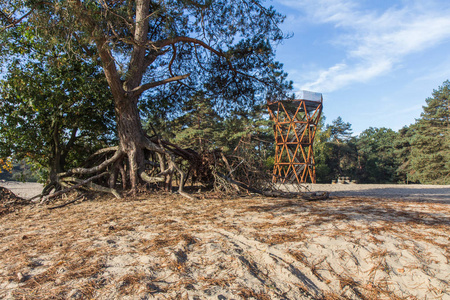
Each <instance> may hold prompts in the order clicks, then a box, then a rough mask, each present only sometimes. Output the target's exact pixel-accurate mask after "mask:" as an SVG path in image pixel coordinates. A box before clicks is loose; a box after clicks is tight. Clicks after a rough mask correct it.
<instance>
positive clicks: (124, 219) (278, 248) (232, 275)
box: [0, 185, 450, 300]
mask: <svg viewBox="0 0 450 300" xmlns="http://www.w3.org/2000/svg"><path fill="white" fill-rule="evenodd" d="M328 186H329V187H328V188H329V189H334V192H333V193H332V197H331V199H329V200H326V201H315V202H308V201H304V200H300V199H280V198H263V197H256V196H247V197H236V198H225V197H221V196H220V195H216V194H199V195H198V198H199V199H196V200H187V199H185V198H182V197H179V196H177V195H173V194H164V193H157V194H152V195H141V196H139V197H137V198H133V199H129V198H128V199H122V200H116V199H112V198H110V197H105V196H102V197H100V198H98V199H91V200H86V201H82V202H77V203H75V204H71V205H69V206H66V207H63V208H59V209H52V210H50V209H48V207H46V206H28V207H25V208H23V209H21V210H19V211H16V212H14V213H10V214H6V215H3V216H1V217H0V240H1V243H0V298H5V299H50V298H52V299H443V300H448V299H450V196H449V195H450V193H448V192H449V187H442V186H441V187H439V186H426V187H424V186H422V187H423V188H420V186H391V185H389V186H382V187H379V188H376V187H374V186H369V185H367V186H363V185H358V186H357V187H358V188H359V190H354V189H353V190H351V191H349V190H346V189H350V188H353V187H351V185H345V186H344V185H342V186H341V185H333V186H332V185H328ZM316 187H317V188H318V187H319V185H317V186H314V187H312V188H311V190H312V191H314V190H315V188H316ZM363 187H364V188H363ZM22 188H23V186H22ZM11 189H12V188H11ZM25 190H26V189H25ZM318 190H320V191H323V190H324V189H323V188H320V189H318ZM375 190H381V192H380V193H384V194H383V197H385V198H384V199H382V198H374V197H373V193H375ZM425 190H431V191H425ZM351 193H357V194H351ZM27 195H29V196H31V194H27ZM380 195H381V194H378V196H380ZM53 205H54V204H53Z"/></svg>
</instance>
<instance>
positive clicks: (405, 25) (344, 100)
mask: <svg viewBox="0 0 450 300" xmlns="http://www.w3.org/2000/svg"><path fill="white" fill-rule="evenodd" d="M267 4H268V5H273V6H274V7H275V9H276V10H277V11H279V12H280V13H282V14H284V15H286V20H285V22H284V24H283V25H282V29H283V31H284V32H285V33H291V34H293V37H292V38H290V39H288V40H285V41H284V42H283V44H281V45H279V46H278V47H277V52H276V53H277V54H276V58H277V60H278V61H280V62H282V63H283V64H284V69H285V71H286V72H287V73H289V77H288V78H289V79H290V80H292V81H293V82H294V89H295V90H302V89H306V90H310V91H315V92H320V93H322V94H323V97H324V113H325V116H326V118H327V119H326V122H327V123H331V121H332V120H334V119H336V118H337V117H338V116H341V117H342V118H343V120H344V121H345V122H350V123H351V124H352V128H353V131H354V133H355V134H359V133H360V132H362V131H363V130H365V129H367V128H369V127H388V128H392V129H394V130H398V129H400V128H402V127H403V126H405V125H409V124H411V123H414V121H415V119H416V118H419V117H420V113H421V112H422V106H423V105H425V99H426V98H427V97H430V96H431V93H432V91H433V89H437V88H438V87H439V86H441V85H442V83H443V82H444V81H445V80H447V79H450V1H448V0H439V1H438V0H436V1H434V0H422V1H414V0H410V1H407V0H405V1H395V0H392V1H388V0H272V1H268V2H267Z"/></svg>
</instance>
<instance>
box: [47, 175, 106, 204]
mask: <svg viewBox="0 0 450 300" xmlns="http://www.w3.org/2000/svg"><path fill="white" fill-rule="evenodd" d="M108 174H109V172H103V173H101V174H98V175H95V176H93V177H91V178H89V179H86V180H83V181H81V182H80V183H78V184H76V185H73V186H71V187H69V188H67V189H65V190H62V191H59V192H56V193H54V194H51V195H49V196H47V197H44V199H42V201H41V203H44V202H46V201H48V200H49V199H51V198H55V197H58V196H60V195H62V194H65V193H67V192H70V191H72V190H74V189H76V188H79V187H81V186H83V185H85V184H87V183H89V182H91V181H92V180H95V179H97V178H100V177H103V176H105V175H108Z"/></svg>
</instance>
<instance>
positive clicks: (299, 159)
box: [267, 91, 323, 183]
mask: <svg viewBox="0 0 450 300" xmlns="http://www.w3.org/2000/svg"><path fill="white" fill-rule="evenodd" d="M297 96H298V97H299V99H293V100H281V101H274V102H270V101H268V103H267V105H268V109H269V113H270V116H271V117H272V120H273V122H274V123H275V124H274V126H273V129H274V131H275V143H276V148H275V165H274V168H273V182H281V183H296V182H297V183H304V182H312V183H315V182H316V169H315V162H314V152H313V142H314V136H315V134H316V129H317V124H318V122H319V119H320V115H321V113H322V106H323V98H322V94H320V93H314V92H309V91H301V92H299V93H297Z"/></svg>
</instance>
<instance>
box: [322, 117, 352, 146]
mask: <svg viewBox="0 0 450 300" xmlns="http://www.w3.org/2000/svg"><path fill="white" fill-rule="evenodd" d="M327 130H329V131H330V138H331V141H333V142H337V143H341V142H343V141H348V140H349V139H350V138H351V136H352V133H353V132H352V125H351V124H350V123H348V122H347V123H345V122H344V121H343V120H342V118H341V117H337V118H336V120H333V121H332V122H331V125H327Z"/></svg>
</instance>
